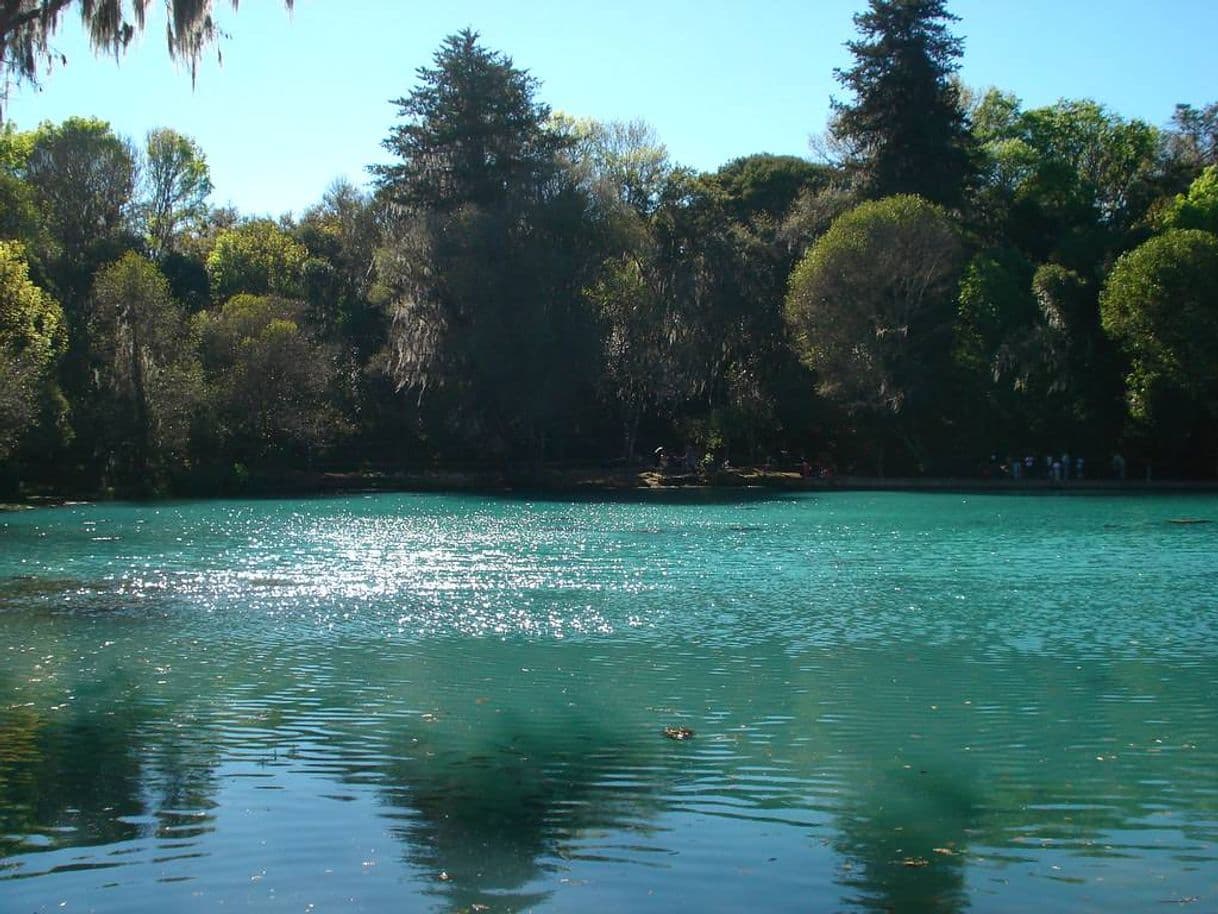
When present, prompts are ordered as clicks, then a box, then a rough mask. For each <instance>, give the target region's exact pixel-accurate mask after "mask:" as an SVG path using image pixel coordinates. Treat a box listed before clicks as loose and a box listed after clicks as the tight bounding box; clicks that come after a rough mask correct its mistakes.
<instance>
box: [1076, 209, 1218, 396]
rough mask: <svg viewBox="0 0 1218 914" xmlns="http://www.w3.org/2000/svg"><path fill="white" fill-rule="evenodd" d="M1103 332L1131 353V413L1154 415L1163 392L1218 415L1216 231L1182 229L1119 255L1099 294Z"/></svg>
mask: <svg viewBox="0 0 1218 914" xmlns="http://www.w3.org/2000/svg"><path fill="white" fill-rule="evenodd" d="M1100 309H1101V317H1102V320H1103V326H1104V330H1105V331H1107V333H1108V334H1109V335H1110V336H1111V337H1112V338H1113V339H1114V340H1116V342H1117V344H1118V345H1119V346H1120V347H1121V349H1122V350H1124V352H1125V353H1126V355H1127V356H1128V357H1129V361H1130V372H1129V376H1128V378H1127V384H1128V396H1129V404H1130V411H1131V413H1132V414H1133V415H1134V417H1135V418H1140V419H1147V418H1151V417H1153V414H1154V412H1155V408H1156V404H1157V401H1158V400H1159V399H1160V398H1161V397H1162V396H1163V395H1165V394H1170V393H1173V392H1174V393H1176V394H1182V395H1184V396H1186V397H1188V398H1190V399H1194V400H1199V401H1202V402H1203V403H1204V404H1205V406H1206V408H1207V411H1208V412H1209V414H1210V416H1211V418H1218V237H1215V236H1214V235H1212V234H1211V233H1209V232H1202V231H1198V230H1196V229H1178V230H1173V231H1169V232H1166V233H1164V234H1162V235H1159V236H1157V237H1155V238H1152V239H1150V240H1149V241H1147V242H1146V243H1145V244H1143V245H1141V246H1139V247H1138V248H1136V249H1134V250H1133V251H1130V252H1129V253H1128V254H1126V255H1125V256H1124V257H1122V258H1121V259H1120V260H1118V261H1117V264H1116V266H1115V267H1114V268H1113V270H1112V273H1111V274H1110V275H1109V277H1108V281H1107V283H1106V285H1105V286H1104V290H1103V293H1102V294H1101V297H1100Z"/></svg>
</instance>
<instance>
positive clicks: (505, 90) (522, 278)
mask: <svg viewBox="0 0 1218 914" xmlns="http://www.w3.org/2000/svg"><path fill="white" fill-rule="evenodd" d="M535 88H536V82H535V80H534V79H533V78H532V77H531V76H529V75H528V74H527V73H526V72H525V71H523V70H519V69H517V68H516V67H515V66H513V64H512V62H511V60H510V58H507V57H506V56H504V55H502V54H499V53H496V52H493V51H489V50H487V49H486V48H483V47H482V46H481V45H480V44H479V43H478V36H477V35H476V34H475V33H473V32H469V31H465V32H461V33H460V34H458V35H454V36H451V37H449V38H448V39H446V40H445V42H444V44H443V45H442V46H441V48H440V50H439V51H438V52H437V53H436V55H435V66H434V67H432V68H426V67H425V68H422V69H420V71H419V85H418V87H416V88H415V89H414V91H412V92H411V94H410V95H409V96H407V97H406V98H403V99H399V100H398V102H397V104H398V106H399V108H400V110H401V114H402V116H403V117H405V118H406V119H407V121H406V123H405V124H403V125H400V126H398V127H395V128H394V129H393V131H392V132H391V133H390V135H389V137H388V139H387V140H386V141H385V147H386V148H387V149H388V150H389V151H390V152H392V153H394V154H395V155H396V156H397V157H398V158H399V162H397V163H395V164H392V165H384V166H378V167H376V168H374V172H375V173H376V174H377V175H378V178H379V184H380V192H381V194H382V195H383V196H384V197H385V199H386V200H388V201H390V207H391V208H390V212H389V218H390V225H389V230H388V237H387V243H386V245H385V246H384V247H383V248H382V250H381V252H380V256H379V257H378V262H377V269H378V274H379V277H380V282H381V283H382V284H383V286H384V287H385V289H386V291H387V293H388V298H389V300H390V302H391V306H390V307H391V313H392V316H393V319H392V326H391V329H390V339H389V364H390V370H391V371H392V373H393V375H394V377H395V378H396V380H397V383H398V384H399V386H400V387H402V388H409V389H412V390H414V391H416V392H417V393H418V394H419V395H420V396H421V395H423V394H424V393H425V392H442V393H443V396H445V397H446V398H448V400H447V402H448V403H449V406H450V410H449V416H450V419H451V420H453V422H454V424H455V425H456V426H458V427H459V428H458V430H459V432H461V433H462V434H464V435H465V436H467V437H469V438H472V439H474V440H477V441H479V442H480V444H481V447H482V448H483V450H484V451H488V452H497V451H498V452H505V451H506V452H514V453H521V452H522V451H523V452H527V453H529V454H531V456H532V459H533V460H540V459H541V458H542V457H543V456H544V454H545V453H546V450H547V440H548V439H550V438H551V437H552V435H553V434H554V433H555V432H561V433H562V435H563V436H566V435H567V434H569V433H570V432H571V431H572V429H573V428H574V426H576V425H577V424H578V418H577V416H576V412H577V411H578V409H579V408H581V406H586V404H588V403H589V401H590V399H591V397H590V390H591V383H592V374H593V372H594V370H595V366H596V362H597V360H596V349H597V342H598V338H597V332H596V325H595V321H594V319H593V315H592V313H591V309H590V308H588V306H587V304H586V302H585V300H584V296H583V290H584V288H585V287H586V286H587V285H588V283H589V282H590V281H591V279H592V277H593V276H594V275H595V270H596V267H597V264H598V263H599V255H598V244H597V240H596V229H595V226H594V224H593V223H592V222H591V220H590V219H589V201H588V198H587V196H586V195H585V194H584V192H583V191H582V190H581V189H580V188H579V187H578V185H577V183H576V182H575V181H574V179H573V178H572V176H571V175H569V174H568V173H567V172H565V171H564V170H563V169H562V167H561V161H560V158H559V153H560V152H561V151H562V150H563V149H564V148H566V147H567V146H568V145H569V143H570V141H569V139H568V138H566V137H564V136H562V135H560V134H559V133H557V132H555V131H554V130H552V129H551V127H550V126H549V109H548V108H547V107H546V106H545V105H543V104H541V103H540V102H538V101H536V100H535V99H534V91H535Z"/></svg>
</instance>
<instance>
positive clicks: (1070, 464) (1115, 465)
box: [987, 451, 1125, 482]
mask: <svg viewBox="0 0 1218 914" xmlns="http://www.w3.org/2000/svg"><path fill="white" fill-rule="evenodd" d="M1108 465H1109V469H1110V471H1111V476H1110V478H1112V479H1124V478H1125V458H1124V457H1122V456H1121V455H1120V454H1113V455H1112V459H1111V460H1110V461H1109V464H1108ZM987 475H989V476H991V477H1001V476H1005V477H1006V478H1007V479H1043V480H1048V481H1051V482H1069V481H1070V480H1072V479H1075V480H1079V479H1086V478H1087V462H1086V460H1085V459H1084V458H1083V457H1082V456H1081V455H1076V456H1074V457H1071V456H1070V453H1069V452H1068V451H1063V452H1062V454H1061V456H1060V457H1057V456H1054V455H1052V454H1045V455H1044V456H1043V457H1040V458H1038V457H1036V456H1035V455H1033V454H1027V455H1025V456H1023V457H1011V456H1008V457H1007V458H1006V459H1005V460H1002V461H999V459H998V455H997V454H991V455H990V466H989V472H988V474H987Z"/></svg>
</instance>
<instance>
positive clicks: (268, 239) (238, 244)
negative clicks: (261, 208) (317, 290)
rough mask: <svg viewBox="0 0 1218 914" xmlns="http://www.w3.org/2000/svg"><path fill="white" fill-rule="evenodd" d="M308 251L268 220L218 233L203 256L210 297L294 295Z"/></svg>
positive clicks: (253, 221) (245, 223) (245, 224)
mask: <svg viewBox="0 0 1218 914" xmlns="http://www.w3.org/2000/svg"><path fill="white" fill-rule="evenodd" d="M308 256H309V252H308V250H307V249H306V248H305V247H304V245H302V244H300V243H299V242H298V241H296V240H295V239H294V238H293V237H292V236H291V235H290V234H288V232H286V231H284V229H282V228H280V227H279V226H278V225H276V224H275V223H274V222H273V221H271V220H270V219H253V220H251V221H249V222H242V223H241V224H239V225H237V226H236V227H234V228H231V229H226V230H225V231H222V232H221V233H220V234H219V235H218V236H217V237H216V243H215V246H214V247H213V248H212V251H211V253H210V254H209V255H208V257H207V275H208V277H209V278H210V280H211V293H212V298H213V299H214V300H216V301H220V302H222V301H224V300H225V299H227V298H228V297H229V296H231V295H236V294H237V293H239V292H247V293H250V294H252V295H265V294H275V295H294V294H296V292H297V291H298V290H299V286H300V269H301V267H302V266H303V265H304V262H305V260H306V259H308Z"/></svg>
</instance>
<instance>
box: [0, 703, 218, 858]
mask: <svg viewBox="0 0 1218 914" xmlns="http://www.w3.org/2000/svg"><path fill="white" fill-rule="evenodd" d="M5 685H6V684H5V683H4V682H0V689H3V688H4V687H5ZM156 718H157V715H156V714H155V713H154V712H152V711H151V710H150V709H147V708H142V707H140V706H139V705H137V704H132V703H128V702H123V701H121V700H114V699H113V698H106V699H105V700H102V701H100V702H95V701H89V700H82V701H73V702H69V703H65V706H64V707H61V708H56V709H54V710H53V711H51V712H49V713H48V712H39V711H36V710H34V709H32V708H29V707H20V706H18V707H10V708H6V709H3V710H0V857H6V856H11V855H13V854H19V853H28V852H31V851H42V850H55V849H59V848H71V847H94V846H102V845H113V844H117V843H119V842H125V841H132V840H135V839H137V838H154V839H166V840H167V839H172V840H174V841H188V840H190V839H194V838H197V837H199V836H200V835H202V834H204V833H206V832H208V831H210V828H211V826H210V816H209V815H208V814H207V810H209V809H211V808H212V807H213V806H214V805H215V804H214V802H213V797H214V794H215V792H216V786H217V785H216V781H215V778H214V775H213V766H214V764H215V759H214V757H212V756H211V754H210V753H208V752H207V751H206V750H201V749H200V748H198V747H197V746H193V745H192V744H191V743H189V742H186V741H167V740H164V739H159V738H157V737H156V735H155V730H156V729H157V727H156V723H157V720H156Z"/></svg>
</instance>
